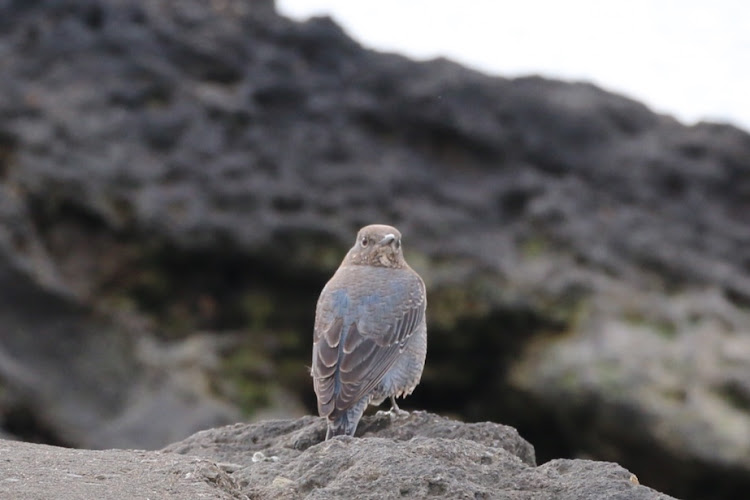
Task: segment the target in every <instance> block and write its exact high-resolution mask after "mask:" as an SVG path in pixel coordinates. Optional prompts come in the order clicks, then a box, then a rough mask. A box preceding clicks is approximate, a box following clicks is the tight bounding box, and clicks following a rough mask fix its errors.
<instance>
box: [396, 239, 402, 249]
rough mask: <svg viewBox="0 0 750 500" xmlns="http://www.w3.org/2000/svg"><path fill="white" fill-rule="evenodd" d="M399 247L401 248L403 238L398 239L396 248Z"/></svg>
mask: <svg viewBox="0 0 750 500" xmlns="http://www.w3.org/2000/svg"><path fill="white" fill-rule="evenodd" d="M399 248H401V240H400V239H399V240H396V250H398V249H399Z"/></svg>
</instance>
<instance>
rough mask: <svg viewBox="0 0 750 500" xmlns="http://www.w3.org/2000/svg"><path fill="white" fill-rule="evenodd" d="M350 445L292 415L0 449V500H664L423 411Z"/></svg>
mask: <svg viewBox="0 0 750 500" xmlns="http://www.w3.org/2000/svg"><path fill="white" fill-rule="evenodd" d="M358 434H359V435H360V436H361V437H357V438H349V437H346V438H338V439H334V440H331V441H323V438H324V436H325V423H324V421H323V420H322V419H319V418H313V417H303V418H300V419H298V420H276V421H267V422H261V423H259V424H255V425H248V424H235V425H232V426H227V427H222V428H217V429H210V430H207V431H202V432H199V433H198V434H195V435H194V436H191V437H189V438H188V439H185V440H184V441H181V442H179V443H175V444H173V445H170V446H168V447H167V448H166V449H165V450H163V451H161V452H146V451H130V450H108V451H88V450H70V449H63V448H55V447H50V446H45V445H32V444H27V443H16V442H9V441H0V451H1V452H2V456H3V460H4V461H5V462H6V465H5V466H4V467H3V468H2V472H0V496H1V497H2V498H14V499H16V500H27V499H28V500H31V499H36V498H52V497H54V498H59V499H61V500H68V499H77V500H84V499H95V498H150V499H152V500H157V499H162V498H217V499H248V498H252V499H258V500H262V499H269V500H271V499H273V500H276V499H298V498H308V499H315V498H321V499H322V498H326V499H328V498H342V499H343V498H347V499H349V498H363V499H368V498H373V499H375V498H378V499H381V498H426V497H435V498H474V499H477V498H478V499H490V498H497V499H508V500H521V499H528V500H532V499H534V500H537V499H556V500H566V499H570V500H586V499H592V500H594V499H595V500H607V499H618V500H652V499H653V500H657V499H658V500H668V499H669V498H671V497H668V496H666V495H663V494H660V493H658V492H656V491H654V490H652V489H650V488H647V487H645V486H640V485H638V480H637V479H636V477H635V476H634V475H633V474H631V473H630V472H628V471H627V470H625V469H623V468H622V467H620V466H618V465H616V464H613V463H607V462H595V461H590V460H554V461H551V462H548V463H546V464H544V465H542V466H539V467H537V466H536V465H535V462H534V450H533V448H532V447H531V445H530V444H529V443H528V442H526V441H524V440H523V439H522V438H521V437H520V436H519V435H518V433H517V432H516V431H515V430H514V429H512V428H510V427H506V426H502V425H497V424H491V423H482V424H462V423H459V422H455V421H451V420H447V419H444V418H441V417H437V416H436V415H431V414H427V413H424V412H415V413H412V414H411V415H410V416H409V417H407V418H399V419H397V420H396V421H395V422H392V421H391V418H390V417H389V416H375V417H365V419H364V420H363V426H362V429H361V430H360V431H359V432H358Z"/></svg>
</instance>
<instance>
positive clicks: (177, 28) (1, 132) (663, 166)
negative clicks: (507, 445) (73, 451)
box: [0, 0, 750, 499]
mask: <svg viewBox="0 0 750 500" xmlns="http://www.w3.org/2000/svg"><path fill="white" fill-rule="evenodd" d="M433 4H434V5H440V6H441V7H442V6H446V10H441V9H440V8H437V7H435V8H434V9H433V8H432V6H433ZM370 5H371V9H370V10H365V11H362V10H358V11H356V12H358V14H357V13H355V14H352V12H354V11H352V10H351V7H348V6H345V5H344V4H343V3H341V4H340V5H338V6H335V5H333V3H331V4H323V3H322V2H321V3H320V4H316V3H313V2H309V3H303V2H294V1H291V0H288V1H284V2H280V4H279V6H278V7H279V8H280V9H281V10H282V12H283V13H284V14H288V15H291V16H293V19H291V18H288V17H285V16H284V15H280V14H279V13H278V12H277V10H276V9H277V7H276V6H275V5H274V2H273V1H271V0H255V1H240V0H184V1H183V0H181V1H180V2H174V1H168V0H141V1H137V2H133V1H131V0H100V1H93V0H40V1H36V2H27V1H22V0H7V1H0V437H2V438H6V439H23V440H28V441H34V442H43V443H50V444H56V445H62V446H71V447H85V448H112V447H128V448H147V449H158V448H161V447H163V446H164V445H166V444H168V443H170V442H173V441H176V440H179V439H182V438H184V437H186V436H187V435H189V434H191V433H193V432H195V431H197V430H199V429H204V428H207V427H211V426H217V425H222V424H226V423H231V422H236V421H253V420H258V419H267V418H291V417H296V416H300V415H304V414H309V413H314V412H315V399H314V394H313V391H312V384H311V381H310V377H309V371H308V370H309V369H308V364H309V362H310V361H309V358H310V349H311V336H312V324H313V318H314V310H315V302H316V300H317V296H318V294H319V292H320V290H321V288H322V287H323V285H324V284H325V282H326V281H327V279H328V278H329V277H330V275H331V274H332V273H333V271H334V270H335V269H336V267H338V264H339V262H340V260H341V259H342V258H343V255H344V253H345V252H346V250H347V249H348V248H349V247H350V246H351V244H352V243H353V241H354V235H355V234H356V231H357V229H358V228H359V227H360V226H362V225H365V224H369V223H376V222H380V223H388V224H392V225H395V226H397V227H398V228H399V229H400V230H401V232H402V233H403V235H404V248H405V254H406V257H407V260H408V261H409V262H410V264H411V265H412V267H414V268H415V269H416V270H417V271H418V272H419V273H420V274H421V275H422V276H423V278H424V279H425V282H426V284H427V289H428V300H429V305H428V321H429V323H428V331H429V349H428V359H427V364H426V368H425V372H424V375H423V378H422V383H421V384H420V386H419V387H418V388H417V390H416V391H415V392H414V394H413V395H412V396H410V397H409V398H408V399H406V400H405V401H404V403H403V405H402V407H404V408H405V409H425V410H429V411H432V412H437V413H440V414H442V415H447V416H451V417H454V418H457V419H461V420H464V421H483V420H491V421H495V422H500V423H504V424H508V425H513V426H515V427H517V428H518V429H519V431H520V432H521V434H522V435H523V436H524V437H525V438H526V439H528V440H529V441H530V442H531V443H532V444H533V445H534V447H535V449H536V453H537V461H538V462H539V463H542V462H545V461H547V460H550V459H552V458H557V457H583V458H592V459H597V460H611V461H616V462H619V463H620V464H622V465H623V466H625V467H626V468H628V469H629V470H631V471H632V472H633V473H635V474H636V475H637V476H638V477H639V479H640V481H641V483H643V484H646V485H648V486H652V487H654V488H657V489H659V490H662V491H664V492H667V493H670V494H672V495H674V496H676V497H679V498H686V499H730V498H741V497H742V496H743V494H744V493H745V492H747V491H750V250H748V249H749V248H750V135H748V133H747V132H746V131H745V130H743V128H745V129H746V128H747V126H748V125H747V124H748V123H750V122H748V114H749V112H748V108H747V106H748V102H747V99H744V98H743V96H742V95H741V93H740V90H738V89H746V88H747V83H746V80H747V75H746V74H743V73H746V68H745V67H744V66H743V65H742V62H743V59H742V57H743V56H744V55H745V54H746V52H747V49H748V48H749V47H748V38H747V37H748V35H747V33H746V32H743V31H741V30H738V29H736V28H733V26H734V25H732V23H731V21H735V22H736V23H738V25H739V24H741V20H742V19H746V17H744V16H746V15H747V12H748V11H747V7H744V6H743V5H740V4H739V3H737V2H734V3H732V2H716V3H713V4H712V6H711V8H708V7H702V6H701V5H700V4H699V3H697V2H687V3H679V4H678V3H676V2H666V1H665V2H654V3H653V5H654V8H653V9H654V10H648V9H647V6H646V4H645V3H643V2H635V3H633V7H632V9H628V10H623V11H611V10H608V8H605V7H604V6H598V5H594V4H593V3H590V4H587V3H585V2H578V3H576V2H573V3H572V4H570V9H569V10H566V9H562V8H561V7H559V6H557V4H554V3H552V2H549V3H547V2H534V3H533V9H532V10H527V9H521V8H520V7H517V6H515V7H514V8H512V9H509V10H507V11H502V12H499V13H496V14H495V13H493V14H492V15H490V14H489V12H490V11H489V10H486V11H483V10H482V9H489V6H490V4H489V3H487V2H477V12H486V14H483V15H481V16H478V17H471V16H470V15H469V14H468V12H469V11H464V10H460V9H458V8H457V7H455V5H454V4H453V3H451V2H444V3H440V2H438V3H435V2H433V3H431V4H430V6H425V3H424V2H413V3H411V2H410V3H405V4H404V5H397V4H395V3H388V2H385V3H382V2H381V3H378V6H377V7H376V6H375V4H374V3H372V4H370ZM419 6H421V7H420V8H417V7H419ZM451 9H452V10H451ZM519 9H520V10H519ZM326 12H330V13H332V15H334V16H339V17H340V20H341V22H342V23H344V24H345V26H346V31H344V29H342V28H341V27H340V26H339V25H338V24H337V22H336V21H334V20H333V19H331V18H328V17H313V18H309V19H308V17H307V16H308V14H310V13H316V14H320V13H326ZM363 12H364V14H363ZM415 12H416V13H417V14H421V18H419V17H415V15H414V13H415ZM431 16H432V17H431ZM497 16H501V17H502V22H500V21H498V23H497V24H493V23H492V22H490V21H492V19H493V18H495V17H497ZM514 16H515V17H514ZM339 17H337V19H339ZM363 18H364V19H365V20H368V19H369V20H371V21H372V29H369V28H368V24H367V23H364V24H362V19H363ZM357 19H359V20H357ZM383 19H384V20H385V24H380V26H381V27H380V28H376V27H377V26H378V24H377V23H378V22H381V20H383ZM431 20H434V23H432V22H431ZM358 23H359V24H358ZM474 23H476V29H475V30H474V29H472V28H474V26H475V24H474ZM745 25H746V24H743V26H745ZM383 26H385V28H383ZM436 27H437V28H436ZM438 28H439V29H438ZM458 28H461V29H460V30H459V29H458ZM360 30H361V31H360ZM467 30H468V31H467ZM462 33H468V34H466V35H465V36H464V35H462ZM472 33H473V34H472ZM498 33H501V34H504V35H503V36H504V37H505V38H494V37H495V36H497V35H498ZM350 34H351V35H354V36H355V37H356V38H357V39H353V38H351V37H350ZM441 34H442V36H441ZM509 34H510V38H507V37H508V36H509ZM386 35H390V38H389V37H388V36H386ZM568 35H570V36H568ZM605 35H611V36H612V38H609V39H608V38H607V37H606V36H605ZM430 40H433V41H437V42H440V43H444V44H433V43H436V42H430ZM454 41H455V42H461V41H463V42H465V44H467V46H473V47H480V48H483V50H478V51H476V52H475V51H474V50H476V49H467V50H466V51H464V50H465V48H463V47H462V44H461V43H458V44H457V45H451V44H452V43H453V42H454ZM402 42H403V45H401V43H402ZM448 42H450V43H448ZM469 42H471V43H469ZM568 42H571V43H572V44H571V45H568ZM361 43H364V44H365V45H366V46H363V45H361ZM369 46H372V47H375V48H377V49H379V51H373V50H370V49H369V48H368V47H369ZM547 49H548V50H547ZM393 50H398V51H399V52H404V53H406V54H409V56H410V57H411V58H409V57H405V56H404V55H399V54H396V53H391V52H389V51H393ZM454 51H455V52H454ZM439 55H448V56H450V57H451V58H452V59H461V60H462V61H464V62H465V63H466V64H467V65H468V66H469V67H467V66H464V65H461V64H459V63H457V62H454V61H452V60H450V59H445V58H442V57H437V58H433V57H432V56H439ZM574 55H588V56H589V57H587V58H581V59H578V58H577V57H573V56H574ZM569 56H570V57H569ZM537 57H539V58H540V59H537ZM414 58H417V59H420V60H419V61H415V60H414ZM545 60H546V61H547V62H544V61H545ZM531 61H539V62H538V63H537V62H531ZM492 64H498V66H491V65H492ZM506 64H507V65H506ZM548 64H551V65H548ZM567 64H570V66H567ZM691 65H692V66H691ZM639 85H640V86H639ZM614 91H616V92H614ZM623 94H625V95H623ZM626 95H627V96H626ZM743 106H744V108H743Z"/></svg>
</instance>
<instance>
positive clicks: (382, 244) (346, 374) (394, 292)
mask: <svg viewBox="0 0 750 500" xmlns="http://www.w3.org/2000/svg"><path fill="white" fill-rule="evenodd" d="M426 307H427V295H426V292H425V285H424V281H423V280H422V278H421V277H420V276H419V274H417V273H416V272H415V271H414V270H413V269H412V268H411V267H409V264H407V263H406V260H405V259H404V254H403V249H402V247H401V233H400V232H399V231H398V230H397V229H396V228H394V227H391V226H387V225H382V224H373V225H369V226H365V227H363V228H362V229H360V230H359V232H358V234H357V239H356V240H355V242H354V246H353V247H352V248H351V249H350V250H349V251H348V252H347V254H346V256H345V257H344V260H343V261H342V262H341V265H340V266H339V268H338V269H337V270H336V272H335V273H334V275H333V276H332V277H331V279H330V280H329V281H328V283H327V284H326V285H325V287H324V288H323V290H322V291H321V293H320V297H319V298H318V303H317V306H316V309H315V325H314V332H313V349H312V366H311V369H310V374H311V375H312V378H313V386H314V389H315V394H316V396H317V400H318V413H319V414H320V416H321V417H326V418H327V422H328V429H327V432H326V440H328V439H331V438H332V437H334V436H341V435H347V436H353V435H354V433H355V431H356V430H357V425H358V424H359V420H360V418H361V417H362V413H363V412H364V410H365V408H366V407H367V405H368V404H372V405H375V406H377V405H380V404H381V403H382V402H383V401H385V400H386V399H390V402H391V410H390V414H391V415H393V416H401V415H405V414H408V412H405V411H403V410H401V409H400V408H399V407H398V405H397V404H396V397H404V396H407V395H409V394H411V393H412V391H414V389H415V387H416V386H417V384H419V381H420V379H421V377H422V371H423V369H424V363H425V357H426V354H427V326H426V322H425V310H426Z"/></svg>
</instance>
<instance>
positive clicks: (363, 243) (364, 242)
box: [362, 236, 368, 247]
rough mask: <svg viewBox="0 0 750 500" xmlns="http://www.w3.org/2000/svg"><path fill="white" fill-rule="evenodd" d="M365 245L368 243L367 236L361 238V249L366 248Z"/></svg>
mask: <svg viewBox="0 0 750 500" xmlns="http://www.w3.org/2000/svg"><path fill="white" fill-rule="evenodd" d="M367 243H368V241H367V236H362V246H363V247H366V246H367Z"/></svg>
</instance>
